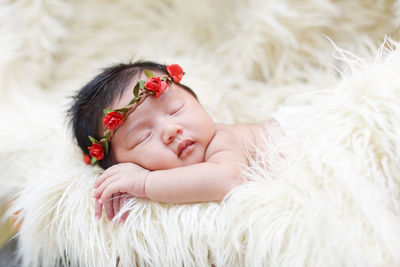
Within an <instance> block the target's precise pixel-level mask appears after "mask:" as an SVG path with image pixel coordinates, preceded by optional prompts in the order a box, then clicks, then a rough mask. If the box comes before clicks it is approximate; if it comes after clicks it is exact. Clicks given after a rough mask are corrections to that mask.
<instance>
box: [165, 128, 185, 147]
mask: <svg viewBox="0 0 400 267" xmlns="http://www.w3.org/2000/svg"><path fill="white" fill-rule="evenodd" d="M182 131H183V129H182V127H181V126H180V125H179V124H168V125H166V126H165V129H164V133H163V137H162V138H163V142H164V143H165V144H169V143H171V142H172V141H173V140H174V138H175V137H176V136H177V135H179V134H181V133H182Z"/></svg>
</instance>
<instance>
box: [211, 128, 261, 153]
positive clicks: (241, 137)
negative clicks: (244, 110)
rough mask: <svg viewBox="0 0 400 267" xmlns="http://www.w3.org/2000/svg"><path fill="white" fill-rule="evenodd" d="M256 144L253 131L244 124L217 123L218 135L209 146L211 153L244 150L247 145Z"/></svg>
mask: <svg viewBox="0 0 400 267" xmlns="http://www.w3.org/2000/svg"><path fill="white" fill-rule="evenodd" d="M248 142H254V135H253V133H252V130H251V129H250V128H249V127H248V126H246V125H243V124H235V125H228V124H222V123H217V124H216V133H215V136H214V138H213V140H212V142H211V143H210V145H209V149H210V152H213V153H215V152H218V151H221V150H231V151H235V150H243V147H244V145H245V143H248Z"/></svg>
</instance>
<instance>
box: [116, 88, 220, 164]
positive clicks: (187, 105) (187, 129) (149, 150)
mask: <svg viewBox="0 0 400 267" xmlns="http://www.w3.org/2000/svg"><path fill="white" fill-rule="evenodd" d="M132 98H133V94H132V90H131V89H129V88H128V89H127V90H125V92H124V93H123V95H122V97H121V99H117V100H116V101H114V104H113V105H112V108H113V109H117V108H122V107H125V106H127V105H128V103H129V102H130V101H131V100H132ZM215 131H216V129H215V123H214V122H213V120H212V118H211V117H210V115H209V114H208V113H207V112H206V111H205V110H204V108H203V107H202V106H201V105H200V103H199V102H198V101H197V100H196V99H195V98H194V97H193V96H192V95H191V94H190V93H188V92H186V91H185V90H184V89H182V88H180V87H179V86H178V85H176V84H172V85H169V86H168V87H167V89H166V90H165V91H164V92H163V93H162V94H161V95H160V96H159V97H158V98H156V97H154V96H148V97H146V99H145V100H144V101H143V103H141V104H140V105H139V106H138V107H137V108H136V110H135V111H133V112H132V113H131V114H130V115H129V116H128V117H127V119H126V121H125V122H124V124H122V125H121V126H120V127H119V128H118V129H117V130H116V131H115V133H114V135H113V137H112V139H111V147H112V150H113V153H114V158H115V160H116V161H117V162H119V163H122V162H132V163H135V164H138V165H140V166H142V167H144V168H146V169H148V170H165V169H171V168H176V167H183V166H187V165H191V164H195V163H200V162H203V161H204V157H205V152H206V149H207V146H208V145H209V143H210V142H211V140H212V138H213V137H214V135H215Z"/></svg>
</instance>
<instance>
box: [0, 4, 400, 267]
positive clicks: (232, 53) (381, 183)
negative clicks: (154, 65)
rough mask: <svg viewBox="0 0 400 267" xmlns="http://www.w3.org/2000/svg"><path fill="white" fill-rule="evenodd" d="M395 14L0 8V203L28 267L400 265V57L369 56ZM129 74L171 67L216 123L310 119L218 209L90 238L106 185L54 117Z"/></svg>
mask: <svg viewBox="0 0 400 267" xmlns="http://www.w3.org/2000/svg"><path fill="white" fill-rule="evenodd" d="M399 13H400V2H398V1H383V0H382V1H362V0H358V1H344V0H343V1H333V0H331V1H329V0H321V1H307V2H306V1H290V0H285V1H258V0H246V1H243V0H241V1H235V0H234V1H232V0H221V1H212V0H205V1H187V0H186V1H180V0H163V1H152V2H148V1H139V0H136V1H128V0H125V1H122V0H121V1H111V0H101V1H94V0H90V1H89V0H88V1H77V0H76V1H61V0H47V1H45V0H42V1H39V0H35V1H22V0H21V1H4V2H0V23H1V25H3V26H2V27H1V28H0V32H1V34H0V47H1V48H2V54H1V56H0V94H1V99H0V104H1V105H0V111H1V114H2V115H3V117H2V126H3V127H2V130H1V131H0V147H1V150H0V168H1V170H2V172H1V173H0V186H1V191H0V199H1V200H2V201H7V200H9V199H13V200H14V202H13V203H14V205H13V207H12V209H11V210H10V213H11V212H12V211H13V210H20V211H21V213H20V214H21V217H22V218H23V224H22V227H21V229H20V232H19V252H20V255H21V257H22V260H23V265H24V266H56V265H58V264H59V265H62V264H65V262H66V261H67V262H68V263H69V264H70V265H71V266H77V265H79V266H115V264H116V259H117V257H118V258H119V259H120V263H119V266H135V265H138V266H146V265H148V266H182V265H184V266H210V265H212V264H213V265H215V266H399V265H400V256H399V253H398V251H400V177H399V173H400V75H399V74H400V50H399V49H398V48H397V46H398V44H397V42H392V43H390V42H389V43H386V44H385V45H383V46H382V47H381V49H380V50H376V47H377V46H378V45H379V44H380V43H381V42H382V41H383V39H384V36H385V35H391V36H392V37H393V38H395V39H398V33H399V25H400V20H399V19H398V18H399ZM327 37H329V38H330V39H331V40H332V41H333V42H334V43H335V44H336V45H337V46H339V47H341V48H343V49H345V50H341V49H336V48H335V47H334V45H333V43H332V42H331V41H330V40H329V38H327ZM353 53H355V54H357V55H358V56H355V55H354V54H353ZM132 58H133V59H139V58H144V59H150V60H156V61H161V62H167V63H179V64H181V65H182V66H183V67H184V69H185V72H186V73H187V75H185V79H184V82H185V84H187V85H189V86H191V87H192V88H193V89H194V90H195V91H196V93H197V94H198V95H199V98H200V101H201V102H202V103H203V104H204V106H205V107H206V108H207V109H208V110H209V111H210V113H211V114H212V115H213V116H214V118H215V119H216V120H217V121H224V122H254V121H261V120H265V119H267V118H269V116H270V115H269V114H270V112H271V111H273V110H275V109H276V108H277V107H278V106H279V105H281V104H282V103H283V102H284V101H286V104H287V105H288V106H293V107H297V106H304V105H307V108H304V109H301V110H298V111H296V112H288V113H287V114H285V117H286V119H287V121H288V125H289V126H288V127H291V130H292V131H294V132H295V135H294V136H290V137H287V138H280V139H277V140H276V142H275V143H274V145H272V142H268V144H269V145H268V153H263V152H261V151H259V153H258V154H257V155H258V159H257V160H255V161H254V162H253V164H252V166H251V167H250V168H248V170H246V172H245V173H244V175H246V177H248V178H249V180H251V181H250V182H249V183H248V184H246V185H244V186H242V187H239V188H237V189H235V190H234V191H233V192H232V193H231V194H230V196H228V197H227V198H226V199H225V200H224V201H223V202H221V203H203V204H193V205H165V204H160V203H155V202H149V201H142V200H137V201H134V202H132V203H131V204H132V205H131V206H130V207H129V209H131V212H130V217H129V218H128V220H127V222H126V223H125V224H123V225H120V224H110V223H108V222H107V221H106V220H103V221H101V222H97V221H96V220H95V218H94V216H93V213H94V211H93V200H92V198H91V185H92V182H93V180H94V178H95V177H96V175H97V174H98V173H99V169H94V168H91V167H89V166H86V165H84V164H83V163H82V160H81V159H82V158H81V155H80V153H79V151H78V149H77V147H76V146H75V145H74V143H73V140H72V137H71V133H70V131H69V130H68V128H67V127H66V126H67V125H66V123H65V121H66V120H65V110H66V109H67V107H68V103H69V99H68V97H69V96H71V95H72V94H73V92H75V91H76V90H77V89H79V88H80V87H81V86H82V85H83V84H84V83H85V82H87V81H88V80H89V79H90V78H91V77H93V75H95V74H96V73H97V72H98V70H99V69H100V68H102V67H104V66H107V65H109V64H111V63H113V62H119V61H121V60H123V61H127V60H129V59H132ZM340 73H341V74H340ZM321 89H324V90H323V91H321ZM281 112H282V111H281ZM282 154H283V155H284V157H283V158H282ZM266 165H268V166H269V167H270V168H269V169H267V168H265V166H266Z"/></svg>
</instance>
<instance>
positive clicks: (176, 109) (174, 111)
mask: <svg viewBox="0 0 400 267" xmlns="http://www.w3.org/2000/svg"><path fill="white" fill-rule="evenodd" d="M184 106H185V103H180V104H176V105H173V106H172V108H171V109H170V110H169V115H170V116H172V115H175V114H177V113H178V112H179V111H181V110H182V108H183V107H184Z"/></svg>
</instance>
